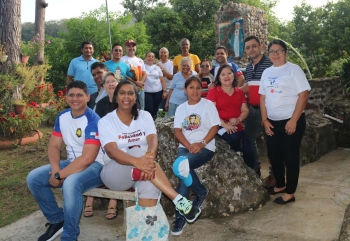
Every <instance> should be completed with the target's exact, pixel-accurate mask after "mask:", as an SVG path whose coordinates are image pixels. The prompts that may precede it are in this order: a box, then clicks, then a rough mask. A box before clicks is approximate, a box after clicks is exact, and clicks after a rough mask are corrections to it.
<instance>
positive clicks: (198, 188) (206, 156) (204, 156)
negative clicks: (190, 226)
mask: <svg viewBox="0 0 350 241" xmlns="http://www.w3.org/2000/svg"><path fill="white" fill-rule="evenodd" d="M177 156H178V157H179V156H187V158H188V161H189V165H190V173H191V176H192V185H191V186H189V187H186V185H185V183H184V181H183V180H182V179H178V180H179V183H178V186H177V192H178V193H179V194H181V195H182V196H184V197H186V198H188V196H189V194H190V189H192V190H193V192H195V193H196V194H197V195H203V194H204V193H205V192H206V191H207V189H206V187H205V186H204V185H203V184H202V183H201V182H200V180H199V178H198V176H197V174H196V172H195V171H194V169H196V168H198V167H201V166H203V165H204V164H205V163H207V162H208V161H210V160H211V159H212V158H213V156H214V152H213V151H210V150H208V149H206V148H203V149H202V150H201V152H199V153H196V154H192V153H190V152H189V150H187V149H186V148H182V147H180V148H179V149H177ZM181 217H182V216H181V214H180V213H179V212H177V211H176V218H181Z"/></svg>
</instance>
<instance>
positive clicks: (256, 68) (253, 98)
mask: <svg viewBox="0 0 350 241" xmlns="http://www.w3.org/2000/svg"><path fill="white" fill-rule="evenodd" d="M271 66H272V62H271V60H270V59H269V58H267V57H266V56H265V55H263V57H262V58H261V60H260V61H259V63H257V64H256V65H253V62H250V63H249V64H248V66H247V68H246V75H245V77H246V80H247V82H248V85H249V103H250V104H251V105H253V106H258V105H259V104H260V95H259V93H258V91H259V86H260V79H261V76H262V73H263V72H264V70H265V69H267V68H269V67H271Z"/></svg>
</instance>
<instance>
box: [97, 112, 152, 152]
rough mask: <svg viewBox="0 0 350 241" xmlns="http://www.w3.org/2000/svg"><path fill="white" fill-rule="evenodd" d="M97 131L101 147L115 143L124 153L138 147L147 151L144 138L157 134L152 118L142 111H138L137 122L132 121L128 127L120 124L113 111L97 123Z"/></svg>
mask: <svg viewBox="0 0 350 241" xmlns="http://www.w3.org/2000/svg"><path fill="white" fill-rule="evenodd" d="M98 130H99V135H100V141H101V145H102V146H103V147H104V146H105V145H107V144H108V143H110V142H115V143H117V145H118V148H119V149H120V150H122V151H124V152H126V151H127V150H128V149H129V147H132V146H140V148H141V149H143V150H144V151H147V150H148V144H147V139H146V137H147V136H148V135H151V134H157V131H156V127H155V125H154V122H153V119H152V116H151V115H150V113H149V112H147V111H143V110H139V116H138V118H137V120H132V122H131V123H130V126H127V125H125V124H124V123H123V122H121V121H120V119H119V117H118V115H117V113H116V111H113V112H111V113H109V114H107V115H105V116H104V117H103V118H102V119H101V120H100V121H99V122H98Z"/></svg>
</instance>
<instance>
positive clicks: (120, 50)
mask: <svg viewBox="0 0 350 241" xmlns="http://www.w3.org/2000/svg"><path fill="white" fill-rule="evenodd" d="M113 51H114V52H121V53H122V52H123V50H122V49H113Z"/></svg>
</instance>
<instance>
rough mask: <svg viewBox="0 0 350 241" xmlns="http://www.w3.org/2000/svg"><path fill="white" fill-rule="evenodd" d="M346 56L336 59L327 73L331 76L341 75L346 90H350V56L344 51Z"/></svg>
mask: <svg viewBox="0 0 350 241" xmlns="http://www.w3.org/2000/svg"><path fill="white" fill-rule="evenodd" d="M343 54H344V57H343V58H340V59H337V60H335V61H334V62H333V63H332V65H331V66H330V68H329V70H328V71H327V74H328V75H330V76H339V77H340V78H341V80H342V84H343V87H344V89H345V90H346V92H348V93H349V92H350V57H349V55H348V54H347V53H346V52H343Z"/></svg>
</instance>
